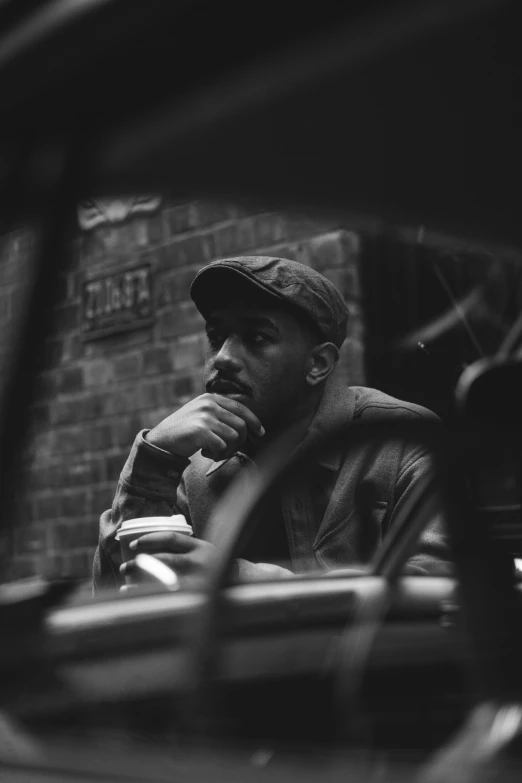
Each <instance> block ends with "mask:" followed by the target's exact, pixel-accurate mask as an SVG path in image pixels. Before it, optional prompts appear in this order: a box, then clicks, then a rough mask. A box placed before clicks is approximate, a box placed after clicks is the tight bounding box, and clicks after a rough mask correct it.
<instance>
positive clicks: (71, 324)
mask: <svg viewBox="0 0 522 783" xmlns="http://www.w3.org/2000/svg"><path fill="white" fill-rule="evenodd" d="M79 321H80V308H79V306H78V305H77V304H67V305H63V306H60V307H57V308H56V309H55V310H54V312H53V327H54V329H55V331H56V332H69V331H72V330H73V329H78V327H79Z"/></svg>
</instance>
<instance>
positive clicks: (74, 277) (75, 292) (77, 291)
mask: <svg viewBox="0 0 522 783" xmlns="http://www.w3.org/2000/svg"><path fill="white" fill-rule="evenodd" d="M65 296H66V299H67V301H68V302H69V303H70V304H72V300H74V303H75V305H79V303H80V302H79V300H80V297H81V283H80V275H79V273H78V272H73V273H72V274H68V275H67V276H66V294H65Z"/></svg>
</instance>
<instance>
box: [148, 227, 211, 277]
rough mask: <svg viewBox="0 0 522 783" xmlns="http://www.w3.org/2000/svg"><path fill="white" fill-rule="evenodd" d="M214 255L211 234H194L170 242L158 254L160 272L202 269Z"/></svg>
mask: <svg viewBox="0 0 522 783" xmlns="http://www.w3.org/2000/svg"><path fill="white" fill-rule="evenodd" d="M215 255H216V249H215V241H214V235H213V234H212V233H211V232H206V233H201V234H194V235H191V236H188V237H183V238H178V239H176V240H172V241H171V242H169V244H168V245H164V246H163V248H161V251H160V253H159V257H160V263H159V267H160V270H168V269H175V268H177V267H186V266H197V267H202V266H204V265H205V264H206V263H208V262H209V261H211V260H212V259H213V258H214V257H215Z"/></svg>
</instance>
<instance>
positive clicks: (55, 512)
mask: <svg viewBox="0 0 522 783" xmlns="http://www.w3.org/2000/svg"><path fill="white" fill-rule="evenodd" d="M61 513H62V505H61V499H60V497H59V495H57V494H52V495H45V496H43V497H37V498H36V499H35V501H34V514H35V520H43V519H56V518H57V517H59V516H61Z"/></svg>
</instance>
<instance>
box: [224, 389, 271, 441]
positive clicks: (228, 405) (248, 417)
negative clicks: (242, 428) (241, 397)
mask: <svg viewBox="0 0 522 783" xmlns="http://www.w3.org/2000/svg"><path fill="white" fill-rule="evenodd" d="M214 397H215V399H216V400H217V401H218V402H219V405H220V406H221V407H222V408H225V410H227V411H230V413H233V414H234V415H235V416H239V418H240V419H243V421H244V422H245V424H246V425H247V427H248V428H249V429H250V430H252V432H253V433H254V434H255V435H264V434H265V428H264V427H263V425H262V424H261V422H260V421H259V419H258V418H257V416H256V415H255V413H252V411H251V410H250V409H249V408H247V407H246V405H243V403H241V402H238V400H230V399H229V398H228V397H223V396H222V395H221V394H214Z"/></svg>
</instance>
